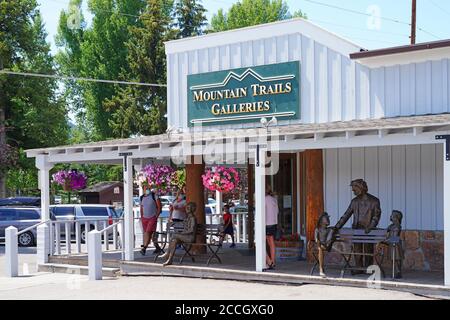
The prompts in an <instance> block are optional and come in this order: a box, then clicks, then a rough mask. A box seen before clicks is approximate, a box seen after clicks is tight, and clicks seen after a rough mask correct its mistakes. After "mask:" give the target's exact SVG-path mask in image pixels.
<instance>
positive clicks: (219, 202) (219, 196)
mask: <svg viewBox="0 0 450 320" xmlns="http://www.w3.org/2000/svg"><path fill="white" fill-rule="evenodd" d="M216 213H217V214H220V215H221V214H222V192H220V191H216ZM219 218H220V216H219Z"/></svg>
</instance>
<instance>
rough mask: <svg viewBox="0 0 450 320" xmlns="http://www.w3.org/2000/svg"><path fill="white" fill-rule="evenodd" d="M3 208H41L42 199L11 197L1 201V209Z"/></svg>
mask: <svg viewBox="0 0 450 320" xmlns="http://www.w3.org/2000/svg"><path fill="white" fill-rule="evenodd" d="M3 206H15V207H18V206H27V207H40V206H41V198H39V197H10V198H4V199H0V207H3Z"/></svg>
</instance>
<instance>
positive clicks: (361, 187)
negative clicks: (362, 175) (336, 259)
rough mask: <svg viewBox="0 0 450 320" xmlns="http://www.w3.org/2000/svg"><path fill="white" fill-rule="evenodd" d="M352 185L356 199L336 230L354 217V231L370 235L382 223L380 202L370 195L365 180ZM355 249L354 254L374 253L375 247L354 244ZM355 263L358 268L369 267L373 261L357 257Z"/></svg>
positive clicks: (356, 181) (354, 182)
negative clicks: (357, 230) (362, 231)
mask: <svg viewBox="0 0 450 320" xmlns="http://www.w3.org/2000/svg"><path fill="white" fill-rule="evenodd" d="M350 185H351V187H352V191H353V193H354V194H355V196H356V197H355V198H353V200H352V201H351V203H350V206H349V207H348V209H347V211H345V213H344V215H343V216H342V217H341V219H339V221H338V223H337V224H336V226H335V228H337V229H341V228H342V227H343V226H344V225H345V223H346V222H347V221H348V219H350V217H351V216H353V223H352V229H363V230H365V232H366V233H369V232H370V231H371V230H372V229H375V228H376V227H377V225H378V222H379V221H380V217H381V207H380V200H379V199H378V198H377V197H375V196H373V195H371V194H370V193H368V187H367V183H366V182H365V181H364V180H362V179H357V180H354V181H352V183H351V184H350ZM353 249H354V252H360V253H361V252H366V253H369V252H370V253H372V252H373V250H374V247H373V245H372V244H364V245H363V244H354V246H353ZM355 263H356V266H357V267H368V266H369V265H371V264H372V263H373V259H371V257H363V256H361V255H355Z"/></svg>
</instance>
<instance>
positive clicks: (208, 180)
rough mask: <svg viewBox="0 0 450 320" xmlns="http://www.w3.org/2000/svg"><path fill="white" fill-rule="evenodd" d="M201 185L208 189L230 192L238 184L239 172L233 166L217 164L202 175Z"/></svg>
mask: <svg viewBox="0 0 450 320" xmlns="http://www.w3.org/2000/svg"><path fill="white" fill-rule="evenodd" d="M202 180H203V186H204V187H205V188H206V189H208V190H210V191H219V192H223V193H227V192H230V191H232V190H234V189H235V188H237V186H238V184H239V174H238V172H237V170H236V169H234V168H226V167H223V166H217V167H213V168H211V170H207V171H206V172H205V174H203V175H202Z"/></svg>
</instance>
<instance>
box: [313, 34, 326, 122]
mask: <svg viewBox="0 0 450 320" xmlns="http://www.w3.org/2000/svg"><path fill="white" fill-rule="evenodd" d="M314 47H315V48H314V54H315V58H314V79H315V81H316V85H315V90H314V95H315V102H316V104H315V110H314V111H315V118H316V122H318V123H323V122H328V67H327V64H328V59H327V48H326V47H325V46H323V45H321V44H318V43H317V42H316V43H315V46H314Z"/></svg>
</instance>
